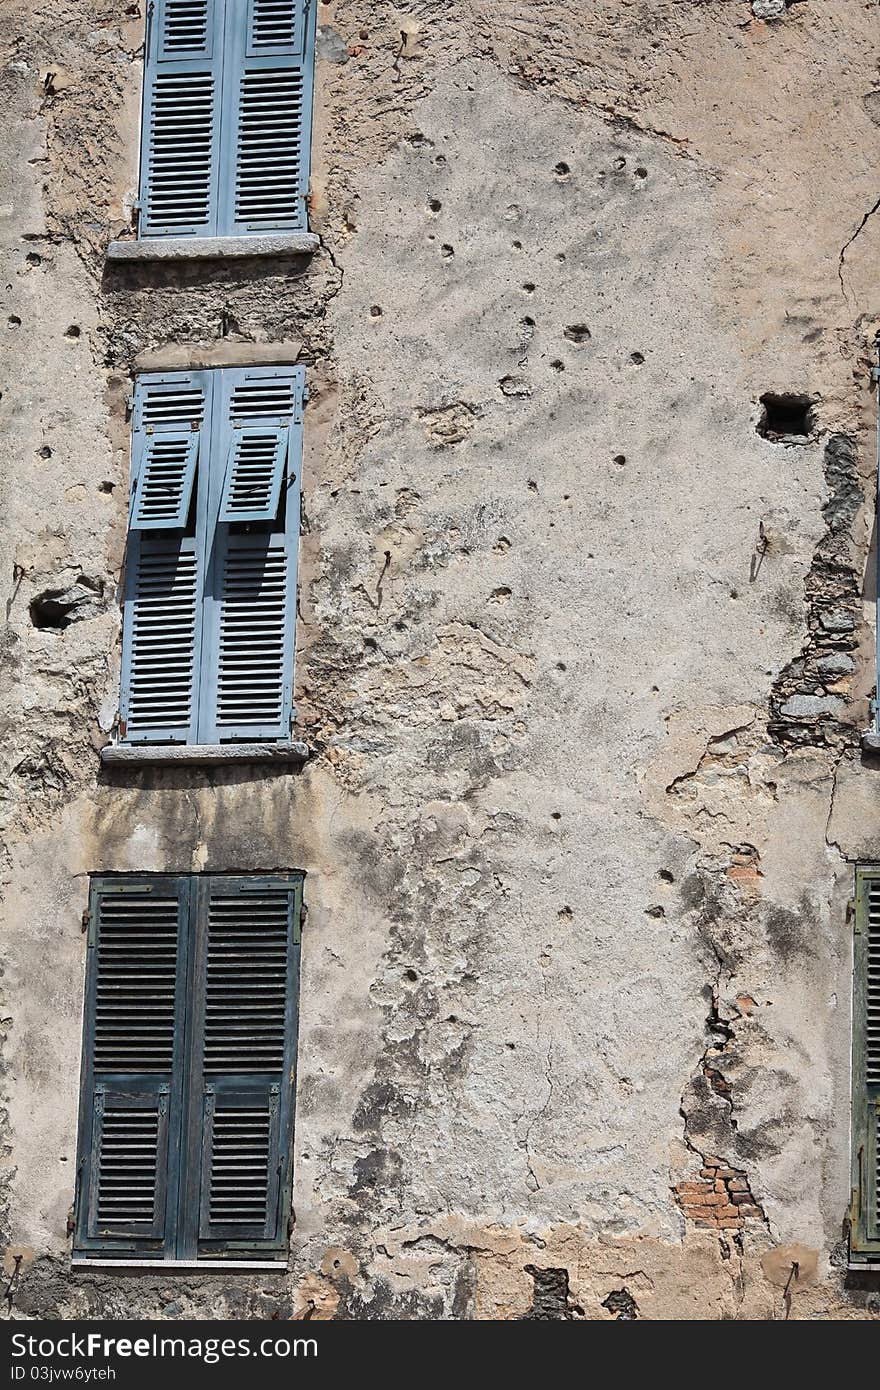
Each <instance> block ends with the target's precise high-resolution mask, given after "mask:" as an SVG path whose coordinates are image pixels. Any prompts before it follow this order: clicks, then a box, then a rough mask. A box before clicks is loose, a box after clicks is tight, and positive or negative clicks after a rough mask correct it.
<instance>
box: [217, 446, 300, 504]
mask: <svg viewBox="0 0 880 1390" xmlns="http://www.w3.org/2000/svg"><path fill="white" fill-rule="evenodd" d="M289 452H290V426H289V425H269V424H267V425H250V426H243V427H241V428H239V429H236V430H233V432H232V439H231V441H230V444H229V449H228V453H227V460H226V476H225V477H224V479H223V493H222V496H221V498H220V520H221V521H273V520H274V519H275V517H276V516H277V514H278V501H279V498H280V496H281V484H282V482H283V480H284V474H285V471H286V468H287V458H288V454H289Z"/></svg>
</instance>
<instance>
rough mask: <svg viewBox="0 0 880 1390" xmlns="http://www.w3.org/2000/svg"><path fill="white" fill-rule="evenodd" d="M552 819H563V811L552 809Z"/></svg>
mask: <svg viewBox="0 0 880 1390" xmlns="http://www.w3.org/2000/svg"><path fill="white" fill-rule="evenodd" d="M550 819H551V820H562V812H561V811H551V812H550Z"/></svg>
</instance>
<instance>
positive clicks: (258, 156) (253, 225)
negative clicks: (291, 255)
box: [220, 0, 314, 233]
mask: <svg viewBox="0 0 880 1390" xmlns="http://www.w3.org/2000/svg"><path fill="white" fill-rule="evenodd" d="M245 10H246V15H247V18H246V22H243V21H244V13H243V12H244V11H245ZM236 18H237V22H236V23H235V24H234V25H233V24H231V23H227V28H226V76H225V79H224V113H223V140H222V171H223V176H222V184H223V192H222V193H221V211H220V221H221V225H222V229H223V230H224V231H226V232H228V233H241V232H272V231H289V230H297V229H299V228H304V227H306V226H307V222H308V219H307V215H306V196H307V193H308V177H309V146H310V140H311V108H312V73H313V67H314V4H313V3H310V0H246V3H245V0H242V5H241V13H240V17H239V16H237V17H236Z"/></svg>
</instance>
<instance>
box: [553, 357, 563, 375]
mask: <svg viewBox="0 0 880 1390" xmlns="http://www.w3.org/2000/svg"><path fill="white" fill-rule="evenodd" d="M550 366H551V367H552V368H553V370H554V372H564V371H565V363H564V362H562V361H560V359H559V358H558V357H554V359H553V361H552V362H551V363H550Z"/></svg>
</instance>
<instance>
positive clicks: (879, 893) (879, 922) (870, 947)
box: [865, 882, 880, 1087]
mask: <svg viewBox="0 0 880 1390" xmlns="http://www.w3.org/2000/svg"><path fill="white" fill-rule="evenodd" d="M867 917H868V920H867V924H866V925H867V937H868V940H867V960H866V967H865V969H866V987H865V996H866V998H865V1079H866V1081H867V1083H868V1085H869V1086H878V1087H880V882H877V883H876V884H872V885H871V886H870V889H869V892H868V914H867Z"/></svg>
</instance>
